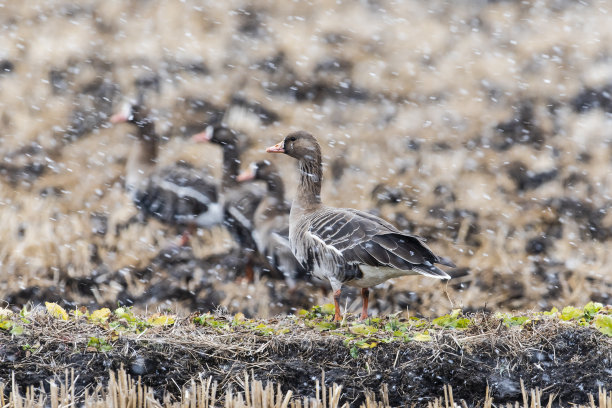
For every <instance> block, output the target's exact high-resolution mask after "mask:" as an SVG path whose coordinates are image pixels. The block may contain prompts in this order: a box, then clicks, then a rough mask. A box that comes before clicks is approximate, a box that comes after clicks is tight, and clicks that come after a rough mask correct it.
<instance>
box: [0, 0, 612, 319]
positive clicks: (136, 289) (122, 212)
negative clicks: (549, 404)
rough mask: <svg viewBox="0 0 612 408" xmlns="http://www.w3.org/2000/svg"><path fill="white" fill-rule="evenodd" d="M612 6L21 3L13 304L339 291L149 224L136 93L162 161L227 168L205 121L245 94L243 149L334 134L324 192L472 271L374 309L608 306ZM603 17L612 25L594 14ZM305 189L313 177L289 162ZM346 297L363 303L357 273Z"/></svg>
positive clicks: (16, 46) (305, 302) (417, 287)
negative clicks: (246, 279) (137, 161)
mask: <svg viewBox="0 0 612 408" xmlns="http://www.w3.org/2000/svg"><path fill="white" fill-rule="evenodd" d="M605 9H606V4H604V3H601V4H600V3H598V2H596V1H593V2H590V3H576V4H575V3H572V2H564V1H549V2H537V3H533V4H526V3H517V2H491V3H484V2H480V1H473V2H462V3H461V4H455V3H445V2H437V1H434V2H427V3H420V2H411V1H410V2H404V3H394V2H386V1H380V2H360V3H347V4H341V3H336V2H331V1H322V2H320V3H318V4H314V5H312V4H307V3H286V4H276V3H275V2H266V1H263V2H256V3H248V2H242V1H228V2H191V1H186V2H182V3H180V4H175V3H167V4H155V3H148V2H142V1H131V2H98V1H88V2H81V3H79V4H70V3H67V2H62V1H54V2H40V3H38V4H36V5H33V4H20V3H16V2H10V3H6V4H3V7H2V10H3V12H2V16H1V17H0V19H1V24H2V30H3V33H4V35H3V36H2V37H1V38H0V42H1V44H2V45H1V46H0V50H1V51H0V52H1V54H0V67H1V68H2V69H1V72H0V108H1V114H0V115H1V117H0V138H1V139H0V140H1V145H0V152H1V155H2V157H3V161H2V163H0V173H1V174H2V182H1V183H0V217H1V223H2V224H1V225H2V229H1V230H0V240H1V242H2V245H1V248H0V265H1V266H2V271H1V275H0V283H1V284H0V299H3V300H4V301H5V302H6V303H7V306H8V307H9V308H11V309H12V310H14V311H18V310H19V309H21V308H22V307H23V306H24V305H27V304H30V305H37V304H41V303H43V302H45V301H53V302H58V303H59V304H61V305H63V306H65V307H66V308H68V309H70V308H74V307H76V306H83V305H85V306H87V307H89V308H90V309H95V308H100V307H105V306H106V307H110V308H112V309H114V308H116V307H117V305H118V304H120V305H127V306H133V307H134V309H135V310H138V311H144V310H147V309H148V310H156V309H158V308H162V309H164V310H165V309H170V310H172V311H173V312H174V313H178V314H181V315H188V314H189V313H192V312H193V311H196V310H197V311H200V312H206V311H211V310H215V309H216V308H218V307H221V308H223V309H224V310H227V311H228V312H229V313H238V312H241V313H244V314H245V315H246V316H247V317H255V316H257V317H271V316H276V315H278V314H287V313H294V312H295V311H296V310H297V309H299V308H302V307H304V308H308V307H310V306H311V305H313V304H322V303H325V302H327V301H328V297H327V296H326V294H324V293H323V292H321V290H320V289H319V287H318V286H316V285H315V286H313V285H312V284H310V283H308V282H301V283H299V285H298V288H297V290H296V291H293V292H292V291H287V290H286V285H285V284H284V283H283V282H279V281H275V280H269V279H268V278H267V277H266V276H265V274H264V275H262V277H261V279H259V280H258V281H257V282H256V283H255V284H244V283H236V278H239V277H241V276H242V272H241V270H242V268H243V260H241V259H240V258H239V257H237V256H236V248H235V245H234V244H233V243H232V242H231V240H230V238H229V235H228V234H227V233H226V232H225V231H224V230H223V229H221V228H218V229H215V230H212V231H199V235H198V237H197V238H196V239H194V240H193V241H192V245H191V247H190V248H185V249H180V250H177V249H176V248H174V247H172V245H171V244H172V243H173V242H175V241H176V236H177V235H176V234H177V231H176V230H174V229H171V228H168V227H166V226H163V225H161V224H159V223H156V222H155V221H151V222H149V223H140V222H134V220H133V216H134V215H135V214H136V210H135V208H134V207H133V205H132V204H131V202H130V200H129V198H128V197H127V195H126V194H125V192H124V189H123V182H124V180H123V175H124V170H125V161H126V157H127V155H128V152H129V149H130V147H131V146H132V144H133V142H134V139H133V137H131V136H130V135H129V134H130V133H133V129H130V128H129V127H128V126H114V127H111V126H110V125H109V123H108V117H109V116H110V114H112V113H113V112H114V110H116V109H118V107H119V106H120V104H121V102H122V101H124V100H126V99H133V98H135V97H137V95H138V94H141V93H142V94H144V95H146V99H145V100H146V103H147V105H149V107H150V108H152V109H153V110H154V112H155V117H156V127H157V130H158V132H159V134H160V135H161V136H162V140H163V144H162V154H161V157H160V165H164V164H168V163H173V162H175V161H177V160H185V161H188V162H189V163H192V164H193V165H195V166H198V167H205V168H208V169H210V171H211V172H213V174H215V175H219V172H220V160H221V154H220V151H219V150H218V149H216V148H215V146H203V145H194V144H193V143H192V142H191V141H190V140H189V138H190V136H191V135H192V134H194V133H195V132H197V131H199V130H202V129H204V127H205V126H206V124H207V123H210V122H211V121H213V120H215V118H218V117H220V115H222V114H223V112H224V111H228V112H230V113H231V112H233V110H232V109H229V110H228V107H230V106H234V107H237V106H239V107H240V111H244V110H246V111H248V112H250V114H249V115H246V117H244V115H242V116H241V117H239V118H232V117H231V116H232V115H231V114H228V115H226V119H228V121H230V122H231V123H232V125H234V126H235V127H237V128H238V129H240V130H242V131H243V132H245V134H247V135H248V136H249V139H250V145H249V146H248V147H246V148H245V152H244V155H243V166H244V167H246V164H247V163H248V162H250V161H252V160H257V159H261V158H263V157H264V153H263V149H264V148H265V146H268V145H270V144H272V143H275V142H277V141H278V140H279V139H280V138H281V137H282V135H284V134H286V133H287V132H289V131H291V130H296V129H306V130H308V131H310V132H312V133H314V134H315V135H316V136H317V137H318V138H319V139H320V140H321V141H322V142H323V153H324V160H325V165H326V167H325V182H324V186H323V197H324V200H325V201H326V202H327V203H329V204H331V205H337V206H351V207H355V208H360V209H364V210H369V211H373V212H375V213H379V214H381V215H383V216H384V217H386V218H387V219H389V220H391V221H392V222H393V223H395V224H396V225H398V226H399V227H400V228H402V229H407V230H410V231H411V232H413V233H416V234H419V235H422V236H424V237H425V238H427V239H428V243H429V244H430V246H431V247H433V248H434V249H435V250H436V252H438V253H441V254H444V255H446V256H448V257H449V258H451V259H453V260H454V261H455V263H456V264H457V265H458V266H459V268H458V269H457V270H456V271H452V273H453V275H454V276H456V278H455V279H453V280H451V281H450V282H449V283H448V284H447V285H445V284H443V283H440V282H437V281H432V280H428V279H422V278H418V277H406V278H402V279H398V280H394V281H393V282H389V283H387V284H384V285H381V287H378V288H376V289H374V290H373V294H372V302H371V308H372V311H373V312H374V313H375V314H388V313H397V312H399V313H400V314H401V316H403V317H408V316H414V315H415V314H417V315H420V316H429V317H434V316H439V315H442V314H444V313H448V311H449V310H451V309H452V308H455V307H461V308H463V309H464V310H465V311H493V312H505V311H511V310H534V311H542V310H549V309H551V308H552V307H553V306H557V307H561V306H564V305H569V304H574V305H584V304H586V303H587V302H588V301H590V300H593V301H598V302H601V303H603V304H608V303H610V296H611V292H612V274H611V273H610V267H611V263H612V259H611V256H610V254H609V251H607V248H608V247H609V242H610V241H609V240H610V238H611V237H612V219H610V215H609V211H608V208H609V207H610V202H611V199H610V197H611V196H612V194H611V192H610V190H611V189H612V180H610V178H611V175H610V174H612V173H611V172H610V165H611V163H610V153H611V152H610V150H611V146H610V141H611V139H610V126H611V122H610V119H609V114H610V112H612V102H611V100H610V96H609V95H610V93H609V91H610V79H611V77H612V67H611V65H610V62H609V58H608V56H609V55H610V50H609V44H610V43H611V42H610V37H611V34H612V32H611V31H610V28H609V24H607V21H608V17H607V15H606V13H605V11H606V10H605ZM585 27H596V28H597V30H596V31H595V32H592V31H590V30H586V29H585ZM274 159H275V162H276V163H277V164H278V165H279V167H280V168H281V172H282V175H283V178H284V180H285V182H286V183H287V190H288V193H289V195H290V196H292V195H293V192H294V190H295V184H294V182H293V181H294V180H295V177H296V174H295V170H294V168H293V164H294V163H292V162H291V161H290V160H289V159H286V158H282V157H275V158H274ZM346 294H347V295H348V296H347V298H348V299H349V301H348V303H347V307H348V309H349V310H350V311H356V310H358V308H359V302H358V300H357V299H356V298H357V296H356V294H355V293H353V292H351V291H350V290H348V291H347V292H346Z"/></svg>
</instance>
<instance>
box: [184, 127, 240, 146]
mask: <svg viewBox="0 0 612 408" xmlns="http://www.w3.org/2000/svg"><path fill="white" fill-rule="evenodd" d="M192 139H193V140H194V141H196V142H210V143H215V144H218V145H221V146H225V145H231V146H236V145H237V144H238V134H237V133H236V132H235V131H234V130H232V129H230V128H228V127H226V126H222V125H221V126H212V125H209V126H207V127H206V130H204V131H203V132H201V133H198V134H196V135H194V136H193V138H192Z"/></svg>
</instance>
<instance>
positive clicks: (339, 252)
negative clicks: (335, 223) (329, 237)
mask: <svg viewBox="0 0 612 408" xmlns="http://www.w3.org/2000/svg"><path fill="white" fill-rule="evenodd" d="M306 234H308V235H310V237H311V238H312V239H314V240H315V241H317V242H318V243H320V244H321V245H323V246H324V247H325V248H327V249H329V250H331V251H332V252H334V253H335V254H336V255H338V256H340V257H341V256H342V251H339V250H338V248H336V247H335V246H333V245H328V244H326V243H325V241H323V240H322V239H321V238H319V237H318V236H316V235H314V234H312V233H311V232H310V231H306Z"/></svg>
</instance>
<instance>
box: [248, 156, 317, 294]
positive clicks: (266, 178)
mask: <svg viewBox="0 0 612 408" xmlns="http://www.w3.org/2000/svg"><path fill="white" fill-rule="evenodd" d="M247 180H259V181H263V182H265V183H266V195H265V197H264V198H263V199H262V200H261V202H260V203H259V205H258V206H257V210H256V211H255V215H254V219H253V239H254V240H255V244H256V245H257V250H258V251H259V253H260V254H262V255H263V256H265V258H266V260H267V261H268V263H269V264H270V266H271V267H272V268H275V269H277V270H278V271H279V272H280V273H281V274H282V275H283V276H284V278H285V281H286V282H287V285H288V286H289V288H291V289H293V288H294V287H295V282H296V279H304V278H305V276H306V274H307V272H306V270H305V269H304V268H303V267H302V266H301V265H300V263H299V262H298V261H297V259H295V256H294V255H293V253H292V252H291V248H290V246H289V211H290V209H291V205H290V204H289V203H288V202H287V201H286V200H285V186H284V184H283V180H282V179H281V177H280V174H279V172H278V170H277V168H276V166H275V165H274V164H273V163H271V162H269V161H268V160H261V161H258V162H254V163H251V165H250V166H249V170H248V171H245V172H243V173H241V174H240V175H239V176H238V181H239V182H243V181H247Z"/></svg>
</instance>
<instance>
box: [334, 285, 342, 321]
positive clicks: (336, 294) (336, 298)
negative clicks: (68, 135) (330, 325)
mask: <svg viewBox="0 0 612 408" xmlns="http://www.w3.org/2000/svg"><path fill="white" fill-rule="evenodd" d="M340 292H341V289H338V290H337V291H335V292H334V307H335V308H336V314H335V315H334V321H336V322H339V321H340V320H342V315H341V314H340Z"/></svg>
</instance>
